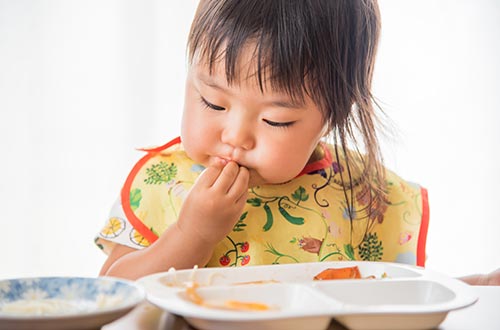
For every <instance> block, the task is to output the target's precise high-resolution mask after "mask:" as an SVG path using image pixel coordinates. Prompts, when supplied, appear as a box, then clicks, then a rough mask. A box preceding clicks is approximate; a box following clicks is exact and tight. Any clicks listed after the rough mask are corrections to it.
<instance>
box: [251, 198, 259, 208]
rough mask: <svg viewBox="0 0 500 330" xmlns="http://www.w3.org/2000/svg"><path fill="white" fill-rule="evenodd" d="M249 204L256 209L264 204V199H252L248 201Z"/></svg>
mask: <svg viewBox="0 0 500 330" xmlns="http://www.w3.org/2000/svg"><path fill="white" fill-rule="evenodd" d="M247 203H248V204H250V205H252V206H255V207H259V206H260V204H261V203H262V199H260V198H250V199H247Z"/></svg>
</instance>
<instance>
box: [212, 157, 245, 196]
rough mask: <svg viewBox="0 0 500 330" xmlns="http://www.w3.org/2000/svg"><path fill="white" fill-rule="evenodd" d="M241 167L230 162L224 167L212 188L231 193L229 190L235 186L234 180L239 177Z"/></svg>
mask: <svg viewBox="0 0 500 330" xmlns="http://www.w3.org/2000/svg"><path fill="white" fill-rule="evenodd" d="M238 173H239V166H238V164H236V163H235V162H229V163H227V164H226V166H224V168H223V169H222V171H221V172H220V174H219V177H218V178H217V179H216V180H215V182H214V183H213V185H212V187H214V188H215V189H217V190H221V191H223V192H224V193H227V192H228V191H229V188H231V186H232V185H233V182H234V180H235V179H236V177H237V176H238Z"/></svg>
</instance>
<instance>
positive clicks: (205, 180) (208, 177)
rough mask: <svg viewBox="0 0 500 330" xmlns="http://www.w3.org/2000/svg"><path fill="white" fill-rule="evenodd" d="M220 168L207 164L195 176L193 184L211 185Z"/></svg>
mask: <svg viewBox="0 0 500 330" xmlns="http://www.w3.org/2000/svg"><path fill="white" fill-rule="evenodd" d="M221 171H222V168H219V167H215V166H209V167H207V168H205V169H204V170H203V172H201V174H200V175H199V176H198V177H197V178H196V181H195V185H198V184H200V185H203V186H206V187H211V186H212V185H213V184H214V182H215V181H216V180H217V178H218V177H219V175H220V172H221Z"/></svg>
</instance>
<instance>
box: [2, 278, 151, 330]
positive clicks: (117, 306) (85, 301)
mask: <svg viewBox="0 0 500 330" xmlns="http://www.w3.org/2000/svg"><path fill="white" fill-rule="evenodd" d="M144 298H145V292H144V290H143V289H142V287H140V286H138V285H137V284H135V283H134V282H131V281H126V280H122V279H117V278H112V277H99V278H86V277H33V278H18V279H7V280H0V329H33V330H42V329H43V330H45V329H47V330H48V329H51V330H52V329H97V328H100V327H101V326H102V325H104V324H107V323H110V322H112V321H114V320H116V319H117V318H119V317H121V316H123V315H125V314H126V313H128V312H129V311H130V310H132V309H133V308H134V307H135V306H136V305H137V304H138V303H140V302H141V301H143V300H144Z"/></svg>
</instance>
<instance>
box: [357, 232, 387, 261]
mask: <svg viewBox="0 0 500 330" xmlns="http://www.w3.org/2000/svg"><path fill="white" fill-rule="evenodd" d="M383 250H384V247H383V246H382V242H381V241H379V240H378V236H377V233H374V234H372V233H368V234H367V235H366V236H365V238H364V240H363V242H362V243H361V245H360V246H359V255H360V256H361V259H363V260H369V261H379V260H382V255H383V254H384V253H383Z"/></svg>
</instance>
